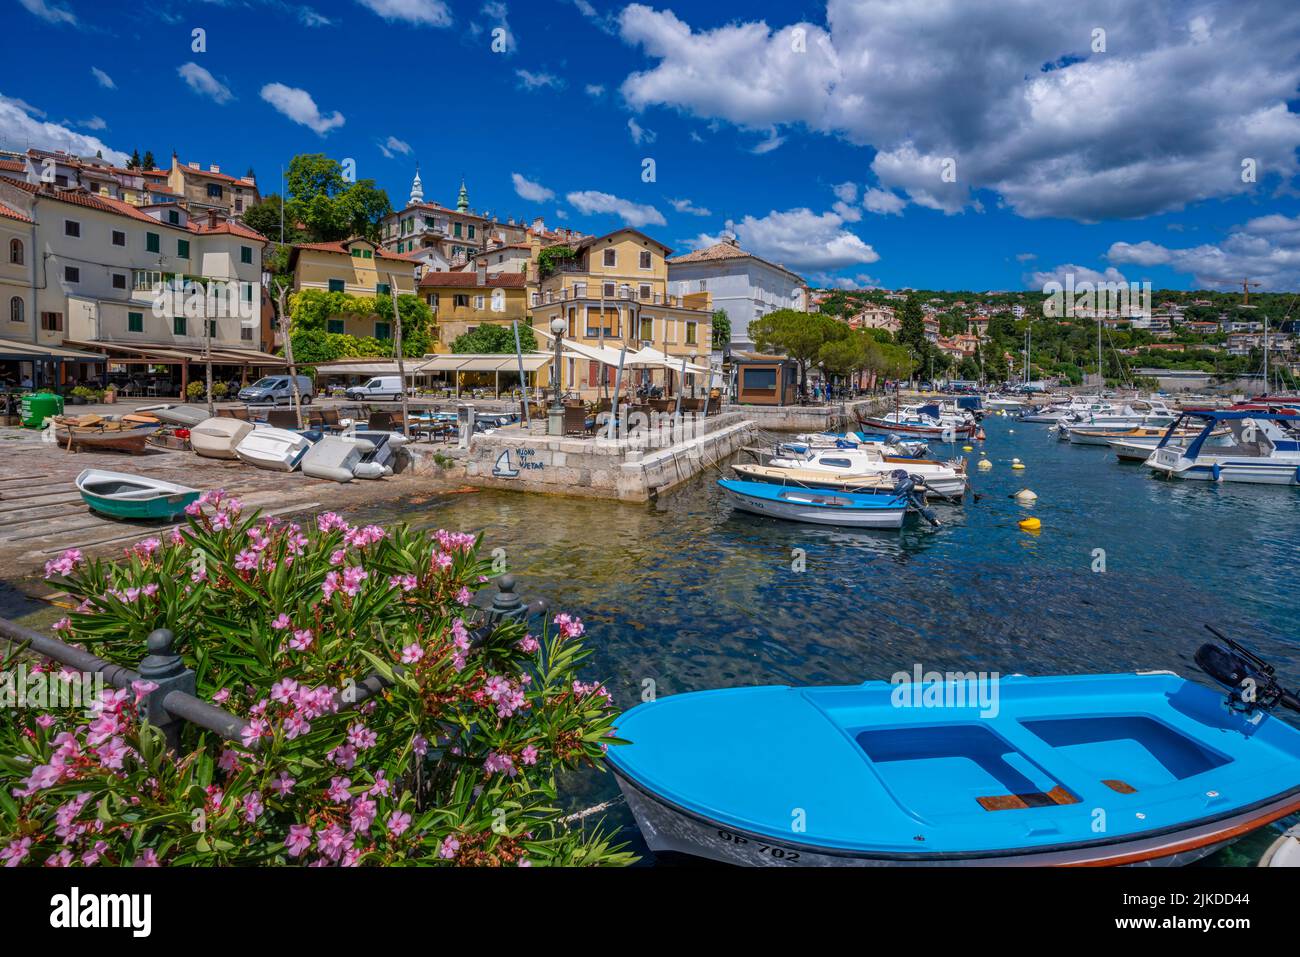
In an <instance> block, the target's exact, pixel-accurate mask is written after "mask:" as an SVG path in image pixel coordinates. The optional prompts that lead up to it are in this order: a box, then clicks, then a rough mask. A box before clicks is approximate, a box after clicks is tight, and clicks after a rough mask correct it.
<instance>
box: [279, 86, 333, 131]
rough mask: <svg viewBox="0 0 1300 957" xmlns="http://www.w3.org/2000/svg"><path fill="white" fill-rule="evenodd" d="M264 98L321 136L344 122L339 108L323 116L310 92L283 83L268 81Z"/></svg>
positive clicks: (290, 117) (296, 121)
mask: <svg viewBox="0 0 1300 957" xmlns="http://www.w3.org/2000/svg"><path fill="white" fill-rule="evenodd" d="M262 99H264V100H265V101H266V102H267V103H270V104H271V105H272V106H273V107H275V108H276V109H277V110H279V111H280V112H281V113H283V114H284V115H285V116H287V117H289V119H291V120H293V121H294V122H295V123H301V124H302V125H303V126H306V127H308V128H309V129H312V130H315V131H316V133H317V134H319V135H320V136H324V135H325V134H326V133H328V132H329V131H330V130H332V129H334V128H335V127H339V126H342V125H343V123H344V118H343V114H342V113H340V112H339V111H338V110H335V111H334V112H333V113H332V114H331V115H329V116H322V115H321V112H320V109H319V108H318V107H317V106H316V101H315V100H313V99H312V96H311V94H310V93H308V92H307V91H306V90H300V89H298V88H296V87H292V86H285V85H284V84H283V83H268V84H266V86H264V87H262Z"/></svg>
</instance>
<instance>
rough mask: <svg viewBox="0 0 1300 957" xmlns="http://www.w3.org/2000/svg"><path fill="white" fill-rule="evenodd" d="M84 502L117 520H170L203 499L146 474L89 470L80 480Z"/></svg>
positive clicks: (79, 485) (180, 486)
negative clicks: (186, 507)
mask: <svg viewBox="0 0 1300 957" xmlns="http://www.w3.org/2000/svg"><path fill="white" fill-rule="evenodd" d="M76 485H77V491H78V492H80V493H81V498H82V501H84V502H85V503H86V504H87V505H89V506H90V507H91V509H93V510H94V511H96V512H99V513H100V514H102V515H110V516H112V517H113V518H137V519H141V518H143V519H159V520H169V519H173V518H176V517H177V516H179V515H180V514H181V513H183V512H184V511H185V506H187V505H189V504H190V503H191V502H194V501H196V500H197V499H198V497H199V490H198V489H196V488H190V487H189V486H188V485H176V484H174V483H172V482H163V481H160V480H159V479H153V478H148V477H147V476H144V475H128V474H127V473H125V472H109V471H105V470H104V469H86V470H85V471H83V472H82V473H81V474H80V475H78V476H77V478H76Z"/></svg>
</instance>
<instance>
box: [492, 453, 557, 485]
mask: <svg viewBox="0 0 1300 957" xmlns="http://www.w3.org/2000/svg"><path fill="white" fill-rule="evenodd" d="M536 454H537V450H536V449H515V454H514V462H513V464H512V462H511V456H510V449H506V450H505V451H504V452H502V453H501V454H500V455H498V456H497V460H496V463H495V464H494V465H493V466H492V477H493V478H518V477H519V472H520V471H521V470H523V469H540V468H543V467H544V466H543V465H542V463H541V462H540V461H538V460H537V459H536V458H535V455H536Z"/></svg>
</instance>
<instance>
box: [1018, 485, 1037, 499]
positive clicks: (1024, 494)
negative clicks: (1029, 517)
mask: <svg viewBox="0 0 1300 957" xmlns="http://www.w3.org/2000/svg"><path fill="white" fill-rule="evenodd" d="M1016 501H1017V502H1021V503H1026V502H1037V501H1038V496H1037V495H1036V494H1034V492H1032V491H1031V490H1030V489H1027V488H1022V489H1021V490H1020V491H1019V492H1017V493H1016Z"/></svg>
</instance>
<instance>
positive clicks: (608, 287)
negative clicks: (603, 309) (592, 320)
mask: <svg viewBox="0 0 1300 957" xmlns="http://www.w3.org/2000/svg"><path fill="white" fill-rule="evenodd" d="M600 294H601V295H602V296H604V297H605V298H606V299H613V298H614V284H613V283H612V282H607V283H605V284H604V285H603V286H601V287H600Z"/></svg>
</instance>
